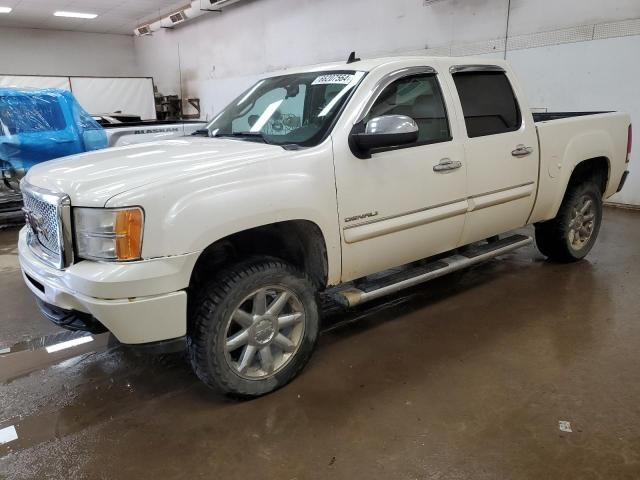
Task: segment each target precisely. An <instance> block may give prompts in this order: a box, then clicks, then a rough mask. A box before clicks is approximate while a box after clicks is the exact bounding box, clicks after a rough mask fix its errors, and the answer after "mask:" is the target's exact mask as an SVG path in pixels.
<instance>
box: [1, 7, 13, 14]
mask: <svg viewBox="0 0 640 480" xmlns="http://www.w3.org/2000/svg"><path fill="white" fill-rule="evenodd" d="M11 10H13V8H11V7H0V13H11Z"/></svg>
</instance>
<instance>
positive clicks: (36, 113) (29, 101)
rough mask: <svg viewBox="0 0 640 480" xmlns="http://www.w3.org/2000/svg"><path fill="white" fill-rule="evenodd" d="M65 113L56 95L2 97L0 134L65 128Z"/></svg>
mask: <svg viewBox="0 0 640 480" xmlns="http://www.w3.org/2000/svg"><path fill="white" fill-rule="evenodd" d="M65 126H66V125H65V121H64V115H63V114H62V110H61V109H60V105H59V104H58V100H57V98H56V97H53V96H48V95H32V96H19V95H16V96H6V97H0V135H16V134H21V133H35V132H50V131H56V130H64V128H65Z"/></svg>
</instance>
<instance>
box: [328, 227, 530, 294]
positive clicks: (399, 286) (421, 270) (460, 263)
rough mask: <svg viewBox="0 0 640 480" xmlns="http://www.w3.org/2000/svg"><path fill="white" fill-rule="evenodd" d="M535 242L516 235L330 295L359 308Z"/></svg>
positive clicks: (454, 253) (335, 291)
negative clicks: (363, 304)
mask: <svg viewBox="0 0 640 480" xmlns="http://www.w3.org/2000/svg"><path fill="white" fill-rule="evenodd" d="M531 242H533V239H532V238H531V237H527V236H525V235H513V236H511V237H507V238H503V239H501V240H497V241H494V242H490V243H485V244H474V245H471V246H469V247H468V248H467V249H465V250H463V251H459V250H455V251H453V252H451V255H449V256H445V257H443V258H438V259H437V260H434V261H431V262H428V263H423V264H422V265H418V266H414V267H408V268H405V269H402V270H400V271H397V270H392V271H391V273H389V274H388V275H386V276H383V277H379V278H377V279H375V280H362V281H356V282H354V284H353V285H352V286H350V287H347V288H344V289H340V288H338V289H336V290H334V291H333V292H331V293H330V294H331V296H332V297H333V298H334V300H336V301H338V302H339V303H341V304H342V305H345V306H348V307H355V306H356V305H360V304H362V303H365V302H369V301H371V300H375V299H376V298H380V297H383V296H385V295H389V294H391V293H395V292H397V291H399V290H403V289H405V288H409V287H413V286H415V285H418V284H420V283H424V282H427V281H429V280H433V279H434V278H438V277H442V276H444V275H446V274H448V273H452V272H456V271H458V270H462V269H463V268H467V267H470V266H472V265H476V264H478V263H481V262H484V261H486V260H490V259H492V258H495V257H497V256H499V255H504V254H505V253H509V252H512V251H513V250H516V249H518V248H522V247H525V246H527V245H529V244H530V243H531ZM327 293H329V292H327Z"/></svg>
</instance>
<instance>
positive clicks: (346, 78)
mask: <svg viewBox="0 0 640 480" xmlns="http://www.w3.org/2000/svg"><path fill="white" fill-rule="evenodd" d="M352 80H353V74H351V73H334V74H331V75H320V76H319V77H317V78H316V79H315V80H314V81H313V83H312V84H311V85H348V84H350V83H351V81H352Z"/></svg>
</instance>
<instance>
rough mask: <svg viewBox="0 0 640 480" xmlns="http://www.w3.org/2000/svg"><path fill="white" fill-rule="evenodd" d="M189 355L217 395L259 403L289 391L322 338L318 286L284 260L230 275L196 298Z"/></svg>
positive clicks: (255, 264)
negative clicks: (286, 387)
mask: <svg viewBox="0 0 640 480" xmlns="http://www.w3.org/2000/svg"><path fill="white" fill-rule="evenodd" d="M196 299H197V300H195V301H196V302H197V304H196V306H195V308H194V309H193V318H192V319H191V332H190V335H189V354H190V359H191V364H192V366H193V369H194V371H195V372H196V374H197V375H198V377H199V378H200V379H201V380H202V381H203V382H204V383H206V384H207V385H208V386H210V387H211V388H213V389H214V390H216V391H218V392H220V393H223V394H226V395H231V396H236V397H257V396H260V395H264V394H266V393H269V392H271V391H273V390H275V389H277V388H279V387H281V386H283V385H285V384H287V383H289V382H290V381H291V380H292V379H293V378H294V377H295V376H296V375H297V374H298V373H299V372H300V370H301V369H302V368H303V367H304V365H305V364H306V363H307V361H308V360H309V358H310V356H311V353H312V352H313V349H314V347H315V344H316V340H317V337H318V324H319V320H318V310H317V306H316V301H315V293H314V290H313V287H312V286H311V282H310V281H309V280H308V279H307V278H306V277H305V276H304V275H303V274H301V273H300V272H298V271H297V270H295V269H294V268H293V267H291V266H290V265H288V264H286V263H283V262H281V261H279V260H270V259H263V260H254V261H249V262H246V263H244V264H240V265H237V266H235V267H233V268H231V269H230V270H229V271H228V272H226V273H225V274H223V275H221V276H220V278H219V279H218V280H215V281H213V282H211V283H210V284H205V285H203V286H202V287H201V288H200V289H199V291H198V292H197V293H196Z"/></svg>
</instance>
